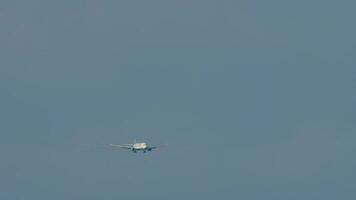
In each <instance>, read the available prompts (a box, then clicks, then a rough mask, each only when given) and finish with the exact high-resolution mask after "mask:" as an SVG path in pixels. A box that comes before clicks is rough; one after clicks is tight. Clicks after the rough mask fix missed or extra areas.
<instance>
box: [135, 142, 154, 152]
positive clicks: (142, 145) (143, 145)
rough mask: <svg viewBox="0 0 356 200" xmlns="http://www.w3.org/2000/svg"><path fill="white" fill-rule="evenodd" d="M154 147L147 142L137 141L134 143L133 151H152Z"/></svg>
mask: <svg viewBox="0 0 356 200" xmlns="http://www.w3.org/2000/svg"><path fill="white" fill-rule="evenodd" d="M151 150H152V149H151V148H149V147H148V146H147V144H146V143H144V142H142V143H135V144H133V145H132V151H133V152H135V153H136V151H143V152H146V151H151Z"/></svg>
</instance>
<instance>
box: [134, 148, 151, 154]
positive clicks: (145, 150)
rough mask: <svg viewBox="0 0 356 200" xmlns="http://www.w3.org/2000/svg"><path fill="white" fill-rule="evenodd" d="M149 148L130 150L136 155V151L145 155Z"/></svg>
mask: <svg viewBox="0 0 356 200" xmlns="http://www.w3.org/2000/svg"><path fill="white" fill-rule="evenodd" d="M151 150H152V149H151V148H146V149H132V152H134V153H137V152H138V151H142V152H143V153H146V152H147V151H151Z"/></svg>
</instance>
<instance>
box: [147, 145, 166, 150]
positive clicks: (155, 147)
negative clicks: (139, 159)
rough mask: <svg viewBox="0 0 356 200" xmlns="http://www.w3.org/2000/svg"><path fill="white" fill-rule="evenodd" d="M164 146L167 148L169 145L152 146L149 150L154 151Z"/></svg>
mask: <svg viewBox="0 0 356 200" xmlns="http://www.w3.org/2000/svg"><path fill="white" fill-rule="evenodd" d="M164 146H167V145H159V146H150V147H148V149H150V150H153V149H157V148H161V147H164Z"/></svg>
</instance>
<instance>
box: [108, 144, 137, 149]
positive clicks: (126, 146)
mask: <svg viewBox="0 0 356 200" xmlns="http://www.w3.org/2000/svg"><path fill="white" fill-rule="evenodd" d="M110 146H112V147H119V148H122V149H132V146H133V145H132V144H110Z"/></svg>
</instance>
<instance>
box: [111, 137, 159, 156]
mask: <svg viewBox="0 0 356 200" xmlns="http://www.w3.org/2000/svg"><path fill="white" fill-rule="evenodd" d="M110 146H112V147H119V148H122V149H128V150H131V151H132V152H134V153H136V152H138V151H142V152H143V153H146V152H147V151H152V150H153V149H156V148H157V147H154V146H148V145H147V143H145V142H136V140H134V143H133V144H110Z"/></svg>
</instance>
